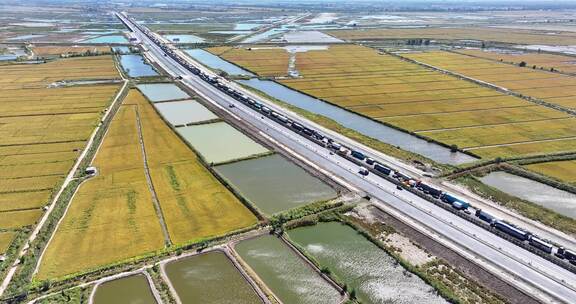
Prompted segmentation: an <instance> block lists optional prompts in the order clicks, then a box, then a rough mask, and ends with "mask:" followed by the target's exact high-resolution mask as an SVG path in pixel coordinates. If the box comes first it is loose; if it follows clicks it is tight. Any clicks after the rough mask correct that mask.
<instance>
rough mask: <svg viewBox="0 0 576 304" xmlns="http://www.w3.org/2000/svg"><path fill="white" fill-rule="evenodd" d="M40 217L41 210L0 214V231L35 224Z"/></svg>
mask: <svg viewBox="0 0 576 304" xmlns="http://www.w3.org/2000/svg"><path fill="white" fill-rule="evenodd" d="M40 216H42V210H41V209H32V210H19V211H11V212H0V229H16V228H21V227H25V226H32V225H34V224H36V222H37V221H38V219H40Z"/></svg>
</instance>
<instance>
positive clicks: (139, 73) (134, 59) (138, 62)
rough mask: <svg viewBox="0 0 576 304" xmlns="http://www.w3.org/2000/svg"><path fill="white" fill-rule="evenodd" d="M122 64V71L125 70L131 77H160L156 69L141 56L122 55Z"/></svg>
mask: <svg viewBox="0 0 576 304" xmlns="http://www.w3.org/2000/svg"><path fill="white" fill-rule="evenodd" d="M120 64H121V65H122V69H124V71H125V72H126V73H127V74H128V76H130V77H146V76H157V75H158V73H156V71H155V70H154V68H152V66H151V65H149V64H148V63H146V61H144V57H142V56H141V55H122V56H120Z"/></svg>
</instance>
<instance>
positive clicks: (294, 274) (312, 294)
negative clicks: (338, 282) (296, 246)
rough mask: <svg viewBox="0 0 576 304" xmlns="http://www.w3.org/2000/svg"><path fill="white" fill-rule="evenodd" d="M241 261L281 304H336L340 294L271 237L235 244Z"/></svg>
mask: <svg viewBox="0 0 576 304" xmlns="http://www.w3.org/2000/svg"><path fill="white" fill-rule="evenodd" d="M236 251H237V252H238V253H239V254H240V256H241V257H242V259H243V260H244V261H245V262H246V263H247V264H248V265H249V266H250V268H252V269H253V270H254V271H255V272H256V274H258V276H259V277H260V278H261V279H262V281H264V283H265V284H266V286H268V287H269V288H270V290H272V292H273V293H274V294H275V295H276V296H277V297H278V298H279V299H280V301H282V302H283V303H291V304H296V303H315V304H322V303H331V304H333V303H338V302H339V300H340V294H339V293H338V291H337V290H336V289H334V287H332V285H330V284H329V283H328V282H327V281H325V280H324V279H323V278H322V277H321V276H320V275H319V274H318V273H316V272H315V271H314V270H313V269H312V268H311V267H310V266H309V265H308V264H306V262H305V261H304V260H302V259H301V258H300V257H299V256H298V255H296V253H295V252H294V251H292V250H291V249H290V248H289V247H288V246H287V245H286V244H285V243H284V242H283V241H281V240H280V239H278V238H277V237H275V236H270V235H265V236H261V237H258V238H254V239H249V240H245V241H242V242H240V243H238V244H237V245H236Z"/></svg>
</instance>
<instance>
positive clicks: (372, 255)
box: [288, 222, 446, 304]
mask: <svg viewBox="0 0 576 304" xmlns="http://www.w3.org/2000/svg"><path fill="white" fill-rule="evenodd" d="M288 235H289V237H290V239H291V240H292V241H294V242H295V243H297V244H298V245H299V246H301V247H302V248H304V249H305V250H306V251H307V252H308V253H309V254H311V255H312V256H314V258H315V259H316V260H317V261H318V262H319V263H320V265H322V266H325V267H328V268H329V269H330V271H332V273H334V274H335V275H336V276H337V277H339V278H340V279H341V280H343V281H344V282H345V283H346V284H347V285H348V287H349V290H351V288H353V289H354V290H355V291H356V294H357V297H358V299H359V300H360V301H361V302H362V303H406V304H408V303H422V304H436V303H438V304H440V303H446V301H445V300H444V299H443V298H441V297H439V296H438V295H436V291H435V290H434V289H433V288H432V287H431V286H429V285H427V284H426V283H425V282H424V281H422V280H421V279H420V278H418V277H417V276H416V275H413V274H411V273H409V272H408V271H406V270H405V269H404V268H402V266H400V265H399V264H398V263H397V262H396V261H395V260H394V259H393V258H392V257H390V256H389V255H388V254H386V253H385V252H384V251H382V250H381V249H380V248H378V247H377V246H376V245H374V244H373V243H371V242H370V241H368V240H367V239H366V238H364V237H363V236H361V235H360V234H358V233H357V232H356V231H355V230H354V229H352V228H350V227H349V226H346V225H344V224H341V223H337V222H330V223H319V224H317V225H315V226H308V227H301V228H296V229H294V230H290V231H289V232H288Z"/></svg>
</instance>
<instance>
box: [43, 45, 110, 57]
mask: <svg viewBox="0 0 576 304" xmlns="http://www.w3.org/2000/svg"><path fill="white" fill-rule="evenodd" d="M32 52H33V53H34V55H36V56H59V55H81V54H86V53H92V54H103V53H110V47H109V46H78V45H76V46H37V47H34V48H32Z"/></svg>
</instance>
